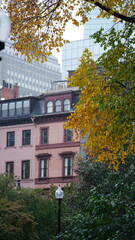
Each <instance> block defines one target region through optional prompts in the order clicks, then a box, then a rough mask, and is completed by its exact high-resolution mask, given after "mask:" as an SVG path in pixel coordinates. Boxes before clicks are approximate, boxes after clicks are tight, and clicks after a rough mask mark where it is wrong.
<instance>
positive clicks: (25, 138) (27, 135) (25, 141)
mask: <svg viewBox="0 0 135 240" xmlns="http://www.w3.org/2000/svg"><path fill="white" fill-rule="evenodd" d="M30 140H31V131H30V130H24V131H23V133H22V145H30Z"/></svg>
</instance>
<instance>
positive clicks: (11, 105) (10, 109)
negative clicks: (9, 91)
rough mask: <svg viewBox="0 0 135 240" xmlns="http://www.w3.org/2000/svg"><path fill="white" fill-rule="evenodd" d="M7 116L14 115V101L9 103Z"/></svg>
mask: <svg viewBox="0 0 135 240" xmlns="http://www.w3.org/2000/svg"><path fill="white" fill-rule="evenodd" d="M9 116H10V117H12V116H15V102H12V103H9Z"/></svg>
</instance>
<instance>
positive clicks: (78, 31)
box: [53, 23, 83, 64]
mask: <svg viewBox="0 0 135 240" xmlns="http://www.w3.org/2000/svg"><path fill="white" fill-rule="evenodd" d="M64 38H65V39H66V40H69V41H75V40H80V39H82V38H83V26H80V27H76V26H74V25H73V24H72V23H68V24H67V27H66V31H65V33H64ZM53 54H54V55H55V56H56V57H57V58H58V61H59V63H60V64H61V62H62V51H60V53H58V52H57V51H55V50H54V51H53Z"/></svg>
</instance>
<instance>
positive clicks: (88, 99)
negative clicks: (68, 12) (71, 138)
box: [67, 23, 135, 170]
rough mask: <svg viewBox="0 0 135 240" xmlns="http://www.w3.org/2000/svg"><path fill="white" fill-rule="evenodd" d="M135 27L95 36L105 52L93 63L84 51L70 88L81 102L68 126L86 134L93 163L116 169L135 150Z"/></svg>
mask: <svg viewBox="0 0 135 240" xmlns="http://www.w3.org/2000/svg"><path fill="white" fill-rule="evenodd" d="M134 29H135V26H134V25H133V24H132V23H126V24H125V26H124V27H123V28H122V29H121V30H119V31H116V30H115V28H112V29H111V30H110V31H109V32H108V33H103V29H101V30H100V31H99V32H97V33H95V34H94V36H93V37H94V38H96V42H100V43H101V45H102V46H103V47H104V49H105V53H104V54H103V55H102V56H101V57H100V58H99V59H98V60H97V62H94V61H93V60H92V57H91V53H90V52H89V51H88V50H85V52H84V54H83V56H82V59H81V62H80V65H79V67H78V68H77V70H76V73H75V75H74V76H72V77H71V79H69V82H70V85H71V86H79V88H80V89H81V95H80V101H79V102H78V104H77V106H76V108H75V112H74V113H73V114H72V115H71V116H70V117H69V119H70V121H69V122H68V123H67V127H69V128H73V129H75V131H76V133H77V135H78V134H81V136H82V137H85V136H86V135H87V141H86V144H84V146H85V148H86V150H87V153H88V154H89V155H90V156H91V158H92V159H93V160H96V161H104V162H106V163H107V164H108V166H109V167H111V166H113V167H114V168H115V169H116V170H117V169H118V166H119V164H120V163H124V162H125V158H126V157H127V156H128V155H129V154H131V153H134V151H135V135H134V127H135V124H134V121H135V72H134V69H135V51H134V44H135V36H134Z"/></svg>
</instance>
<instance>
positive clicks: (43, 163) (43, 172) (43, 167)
mask: <svg viewBox="0 0 135 240" xmlns="http://www.w3.org/2000/svg"><path fill="white" fill-rule="evenodd" d="M40 177H41V178H44V177H48V159H47V158H45V159H41V160H40Z"/></svg>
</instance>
